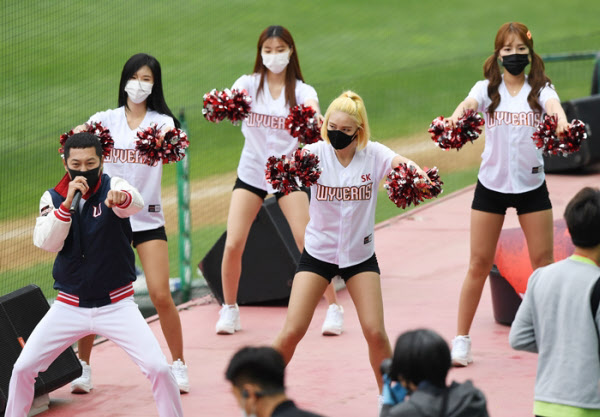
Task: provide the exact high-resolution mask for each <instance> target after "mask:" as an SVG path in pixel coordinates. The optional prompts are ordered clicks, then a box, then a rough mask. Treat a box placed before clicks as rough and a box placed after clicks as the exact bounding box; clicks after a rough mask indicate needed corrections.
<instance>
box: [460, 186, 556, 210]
mask: <svg viewBox="0 0 600 417" xmlns="http://www.w3.org/2000/svg"><path fill="white" fill-rule="evenodd" d="M508 207H514V208H516V209H517V214H519V215H520V214H527V213H533V212H536V211H543V210H549V209H551V208H552V203H551V202H550V197H549V195H548V187H546V181H544V183H543V184H542V185H540V186H539V187H538V188H536V189H535V190H531V191H527V192H524V193H519V194H509V193H499V192H497V191H493V190H490V189H488V188H485V187H484V186H483V184H482V183H480V182H479V180H477V186H476V187H475V195H474V196H473V204H471V208H472V209H473V210H479V211H485V212H487V213H496V214H506V209H507V208H508Z"/></svg>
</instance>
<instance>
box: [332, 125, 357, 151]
mask: <svg viewBox="0 0 600 417" xmlns="http://www.w3.org/2000/svg"><path fill="white" fill-rule="evenodd" d="M357 132H358V130H357ZM355 136H356V133H354V135H352V136H350V135H347V134H345V133H344V132H342V131H341V130H329V129H327V137H329V142H331V146H333V147H334V148H335V149H338V150H339V149H344V148H345V147H347V146H348V145H350V143H352V141H353V140H354V137H355Z"/></svg>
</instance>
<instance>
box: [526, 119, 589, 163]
mask: <svg viewBox="0 0 600 417" xmlns="http://www.w3.org/2000/svg"><path fill="white" fill-rule="evenodd" d="M557 123H558V119H557V117H556V116H554V115H553V116H549V115H547V114H545V115H544V118H543V119H542V121H541V122H540V124H539V125H538V127H537V128H536V130H535V132H534V133H533V136H532V137H531V138H532V139H533V142H534V143H535V146H536V147H537V148H538V149H542V152H543V153H544V154H545V155H561V156H567V155H569V154H571V153H573V152H577V151H578V150H579V148H580V147H581V142H582V141H583V140H585V139H586V138H587V133H586V130H585V124H584V123H583V122H582V121H581V120H577V119H574V120H573V121H572V122H571V127H570V128H569V129H568V130H567V131H566V132H565V134H564V135H563V136H562V137H558V136H557V135H556V126H557Z"/></svg>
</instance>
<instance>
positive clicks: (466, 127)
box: [454, 109, 485, 149]
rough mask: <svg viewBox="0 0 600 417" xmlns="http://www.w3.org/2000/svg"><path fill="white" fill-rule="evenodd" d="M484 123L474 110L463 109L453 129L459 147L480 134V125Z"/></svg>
mask: <svg viewBox="0 0 600 417" xmlns="http://www.w3.org/2000/svg"><path fill="white" fill-rule="evenodd" d="M484 124H485V122H484V120H483V118H482V117H481V115H480V114H479V113H477V112H476V111H475V110H472V109H467V110H465V112H464V113H463V115H462V117H461V118H460V119H458V121H457V122H456V128H455V129H454V134H455V135H456V137H457V138H458V139H459V141H460V143H461V147H462V145H464V144H465V143H467V142H471V143H473V141H474V140H475V139H477V138H478V137H479V135H480V134H481V126H483V125H484ZM457 149H459V148H457Z"/></svg>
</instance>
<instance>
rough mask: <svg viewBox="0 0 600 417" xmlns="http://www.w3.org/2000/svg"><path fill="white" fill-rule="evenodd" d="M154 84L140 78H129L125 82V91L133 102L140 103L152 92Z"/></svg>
mask: <svg viewBox="0 0 600 417" xmlns="http://www.w3.org/2000/svg"><path fill="white" fill-rule="evenodd" d="M153 85H154V84H152V83H148V82H146V81H140V80H129V81H127V84H125V92H126V93H127V95H128V96H129V99H130V100H131V101H133V102H134V103H135V104H140V103H141V102H143V101H144V100H146V99H147V98H148V96H149V95H150V94H151V93H152V86H153Z"/></svg>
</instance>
